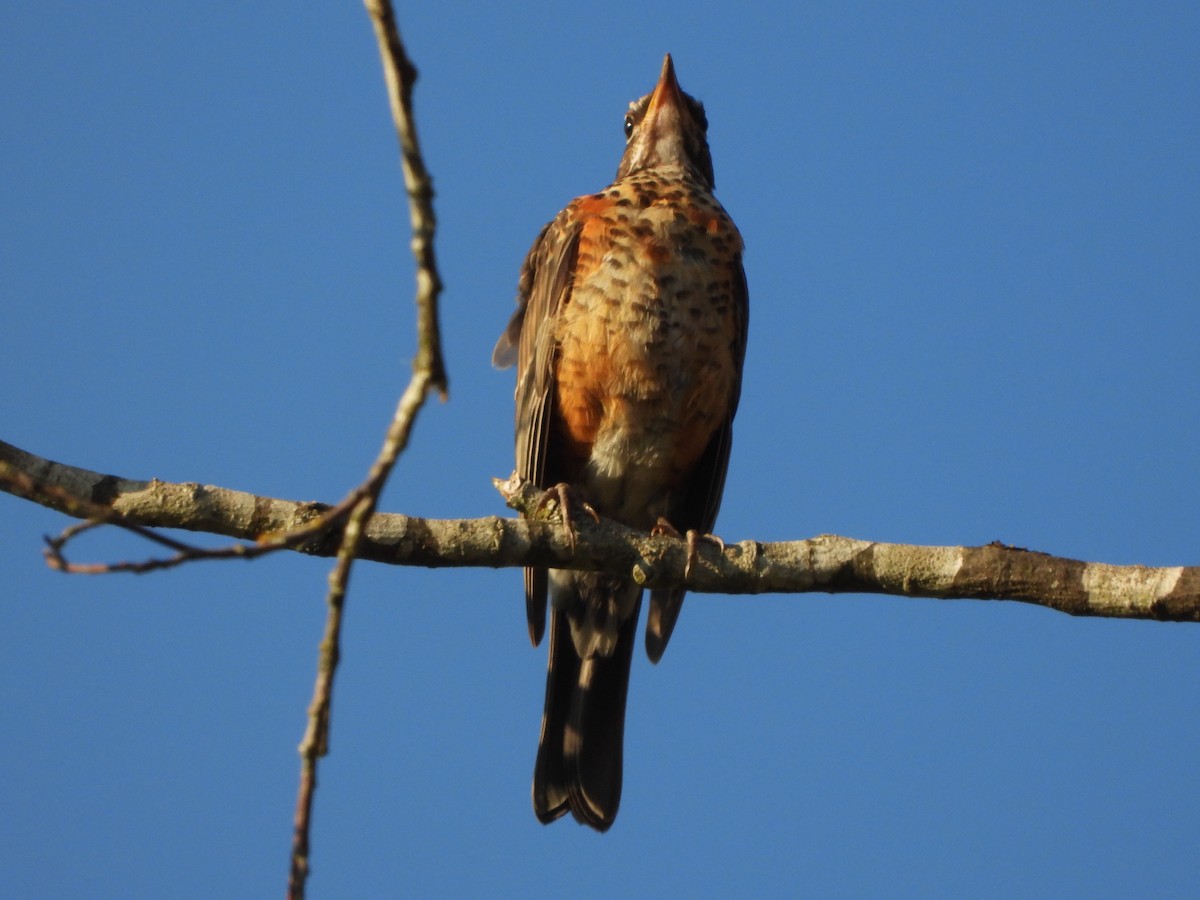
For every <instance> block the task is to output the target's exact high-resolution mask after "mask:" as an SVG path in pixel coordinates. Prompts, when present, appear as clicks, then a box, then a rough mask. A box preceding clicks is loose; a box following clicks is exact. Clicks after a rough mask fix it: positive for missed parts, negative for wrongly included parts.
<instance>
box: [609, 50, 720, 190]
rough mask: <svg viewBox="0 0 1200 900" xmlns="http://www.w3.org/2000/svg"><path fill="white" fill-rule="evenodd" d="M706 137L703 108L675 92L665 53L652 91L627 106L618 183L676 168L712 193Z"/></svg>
mask: <svg viewBox="0 0 1200 900" xmlns="http://www.w3.org/2000/svg"><path fill="white" fill-rule="evenodd" d="M707 133H708V119H707V118H706V117H705V115H704V104H702V103H701V102H700V101H699V100H697V99H696V98H695V97H692V96H691V95H690V94H685V93H684V92H683V89H682V88H680V87H679V82H678V81H676V80H675V66H674V64H673V63H672V62H671V54H670V53H668V54H667V56H666V59H664V60H663V67H662V74H660V75H659V76H658V84H656V85H655V86H654V90H653V91H652V92H650V93H649V94H647V95H646V96H645V97H642V98H641V99H640V100H635V101H634V102H633V103H630V104H629V111H628V112H627V113H626V114H625V155H624V156H622V157H621V165H620V166H619V167H618V168H617V178H618V179H621V178H624V177H625V176H626V175H632V174H634V173H635V172H641V171H644V170H646V169H654V168H658V167H662V166H680V167H684V168H689V169H691V170H692V171H693V172H695V173H696V174H697V175H699V176H700V177H701V178H702V179H703V180H704V183H705V184H707V185H708V187H709V189H710V190H711V189H712V187H713V164H712V155H711V154H710V153H709V152H708V139H707Z"/></svg>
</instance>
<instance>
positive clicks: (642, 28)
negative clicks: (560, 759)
mask: <svg viewBox="0 0 1200 900" xmlns="http://www.w3.org/2000/svg"><path fill="white" fill-rule="evenodd" d="M398 12H399V15H400V20H401V25H402V30H403V35H404V38H405V39H406V42H407V45H408V47H409V50H410V52H411V54H412V56H413V58H414V60H415V61H416V63H417V64H418V66H419V67H420V70H421V78H420V81H419V83H418V87H417V94H416V100H417V112H418V116H419V127H420V135H421V138H422V141H423V144H424V150H425V152H426V154H427V158H428V162H429V165H430V167H431V168H432V170H433V172H434V175H435V178H436V188H437V192H438V193H437V209H438V213H439V216H440V219H441V230H440V232H439V235H438V251H439V254H440V262H441V265H442V271H443V274H444V277H445V282H446V292H445V295H444V298H443V306H442V311H443V325H444V335H445V341H446V354H447V359H448V362H449V365H450V370H451V378H452V382H451V389H452V399H451V402H450V403H448V404H445V405H440V404H436V403H435V404H433V405H432V406H430V407H429V408H427V410H426V411H425V412H424V414H423V415H422V417H421V419H420V421H419V424H418V427H417V430H416V434H415V440H414V444H413V447H412V449H411V451H410V453H409V454H408V455H407V456H406V457H405V459H404V461H403V463H402V464H401V466H400V467H399V468H398V470H397V472H396V475H395V477H394V479H393V483H392V484H391V486H390V487H389V489H388V491H387V494H386V496H385V497H384V502H383V508H384V509H387V510H393V511H403V512H407V513H411V514H416V515H428V516H438V517H457V516H483V515H490V514H498V513H503V512H504V509H503V507H502V505H501V503H500V500H499V498H498V497H497V495H496V494H495V493H494V491H493V490H492V487H491V484H490V478H491V477H492V476H494V475H507V474H508V472H509V471H510V469H511V467H512V461H511V453H512V436H511V415H512V413H511V404H512V375H511V373H497V372H495V371H493V370H492V369H491V368H490V366H489V363H488V357H489V353H490V350H491V347H492V343H493V341H494V340H495V338H496V335H497V334H498V333H499V331H500V329H501V328H502V326H503V324H504V322H505V320H506V318H507V316H508V315H509V312H510V310H511V307H512V301H513V294H514V287H515V283H516V276H517V270H518V267H519V264H520V261H521V258H522V256H523V254H524V252H525V250H526V249H527V247H528V245H529V243H530V242H531V240H532V239H533V237H534V235H535V234H536V233H537V231H538V229H539V228H540V227H541V225H542V224H543V223H544V222H545V221H547V220H548V219H549V218H550V217H551V216H552V215H553V214H554V213H555V212H556V211H557V210H558V209H559V208H561V207H562V206H563V205H564V204H565V203H566V202H567V201H568V200H569V199H570V198H571V197H573V196H575V195H577V194H580V193H584V192H587V191H591V190H594V189H597V188H599V187H601V186H603V185H604V184H606V183H607V182H608V181H609V179H610V178H611V176H612V173H613V171H614V170H615V168H616V164H617V160H618V158H619V155H620V152H621V147H622V143H623V140H622V135H621V119H622V115H623V112H624V109H625V105H626V103H627V102H628V101H629V100H631V99H633V98H635V97H637V96H639V95H640V94H642V93H644V92H646V91H647V90H649V89H650V87H651V85H652V84H653V82H654V79H655V77H656V75H657V72H658V68H659V65H660V62H661V59H662V54H663V52H664V51H668V50H669V51H671V52H672V53H673V54H674V56H675V59H676V63H677V67H678V72H679V76H680V79H681V81H682V83H683V85H684V87H685V89H686V90H688V91H690V92H692V93H694V94H695V95H697V96H698V97H700V98H702V99H703V100H704V101H705V103H706V105H707V108H708V111H709V118H710V120H711V122H712V127H711V143H712V148H713V155H714V158H715V162H716V172H717V188H718V195H719V196H720V198H721V200H722V202H723V203H724V204H725V206H726V207H727V208H728V210H729V211H730V212H731V214H732V215H733V216H734V218H735V219H736V221H737V223H738V225H739V226H740V228H741V231H742V233H743V235H744V237H745V241H746V245H747V247H748V250H747V254H746V268H747V271H748V276H749V282H750V289H751V298H752V306H753V315H752V322H751V334H750V346H749V356H748V359H747V364H746V374H745V390H744V394H743V401H742V408H741V412H740V414H739V417H738V422H737V432H736V442H735V448H734V459H733V466H732V471H731V473H730V478H729V483H728V487H727V491H726V501H725V505H724V509H723V511H722V515H721V518H720V520H719V522H718V526H719V527H718V531H719V533H720V534H721V535H722V536H724V537H725V538H726V539H729V540H742V539H746V538H751V537H752V538H757V539H760V540H772V539H785V538H801V537H806V536H810V535H813V534H817V533H820V532H834V533H839V534H845V535H850V536H854V537H861V538H871V539H880V540H888V541H900V542H917V543H939V544H940V543H947V544H960V543H961V544H979V543H985V542H987V541H991V540H1002V541H1005V542H1007V543H1011V544H1016V545H1021V546H1027V547H1031V548H1036V549H1039V550H1044V551H1047V552H1050V553H1055V554H1061V555H1066V556H1071V557H1077V558H1082V559H1089V560H1102V561H1106V562H1112V563H1144V564H1149V565H1175V564H1186V563H1191V564H1197V563H1200V504H1198V503H1197V498H1198V497H1200V471H1198V467H1197V445H1198V441H1200V429H1198V427H1197V401H1198V399H1200V396H1198V393H1200V391H1198V389H1200V367H1198V365H1197V349H1198V340H1197V338H1198V335H1200V312H1198V304H1197V300H1198V298H1200V166H1198V165H1197V161H1198V160H1200V53H1197V47H1200V11H1198V8H1197V6H1196V4H1195V3H1190V2H1189V3H1178V4H1171V3H1140V2H1138V3H1135V2H1128V3H1061V4H1059V3H1055V4H1047V3H1042V2H1037V3H1032V2H1030V3H1021V2H1013V3H1005V4H995V3H944V4H928V5H925V6H923V7H922V8H920V9H910V10H908V11H901V10H900V9H898V8H897V6H896V5H894V4H882V3H880V4H873V3H836V4H833V3H821V4H796V3H791V2H788V3H782V2H781V3H773V4H768V3H763V4H755V3H747V4H727V3H687V4H673V3H664V4H655V5H652V6H647V5H646V4H645V3H641V2H639V3H620V2H613V3H607V4H603V5H594V6H589V7H584V6H582V5H580V6H576V7H571V8H568V7H567V6H564V5H562V4H550V3H537V2H529V3H524V4H520V5H511V4H482V3H478V4H456V3H451V2H447V3H440V4H411V5H410V4H401V8H400V9H399V10H398ZM0 170H2V172H3V175H2V177H0V313H2V316H0V382H2V383H3V385H4V389H3V391H0V437H3V438H4V439H5V440H8V441H11V442H13V443H16V444H17V445H19V446H22V447H25V448H27V449H29V450H31V451H33V452H35V453H39V454H42V455H45V456H48V457H50V458H53V459H58V460H62V461H64V462H69V463H74V464H77V465H82V466H85V467H88V468H92V469H96V470H100V471H104V472H112V473H117V474H120V475H124V476H128V477H135V478H149V477H151V476H155V477H159V478H162V479H166V480H172V481H190V480H194V481H200V482H205V483H211V484H219V485H224V486H228V487H233V488H240V489H245V490H250V491H255V492H259V493H264V494H268V495H273V496H279V497H287V498H293V499H313V500H324V501H333V500H336V499H337V498H339V497H340V496H342V495H343V493H344V492H345V490H346V489H347V488H348V487H349V486H350V485H352V484H353V483H355V482H357V481H358V480H359V478H360V476H361V474H362V472H363V471H364V469H365V467H366V466H367V465H368V464H369V462H370V460H371V459H372V458H373V457H374V455H375V452H376V450H377V448H378V446H379V442H380V439H381V437H382V433H383V429H384V426H385V423H386V421H387V419H388V417H389V416H390V415H391V412H392V408H393V405H394V401H395V398H396V396H397V394H398V392H399V391H400V389H401V388H402V386H403V385H404V384H405V383H406V381H407V378H408V366H409V359H410V355H411V353H412V348H413V345H414V341H413V311H412V307H411V302H412V295H413V272H412V263H411V261H410V256H409V251H408V240H409V233H408V224H407V211H406V207H405V202H404V198H403V192H402V187H401V181H400V175H399V168H398V162H397V150H396V140H395V136H394V133H393V130H392V124H391V121H390V119H389V116H388V113H387V109H386V105H385V97H384V90H383V86H382V80H381V77H380V67H379V62H378V58H377V54H376V49H375V44H374V38H373V36H372V33H371V29H370V26H369V23H368V21H367V19H366V16H365V14H364V13H363V12H362V10H361V8H360V7H359V6H358V5H357V4H356V3H353V2H346V3H330V4H315V5H313V4H295V3H257V4H250V5H249V6H247V5H246V4H226V3H221V4H200V5H196V4H190V5H189V4H173V3H167V4H163V3H135V2H126V3H103V4H99V3H98V4H55V3H48V4H15V3H10V4H6V5H5V6H4V7H3V10H2V11H0ZM65 524H67V520H66V519H65V518H64V517H62V516H59V515H56V514H54V513H51V512H49V511H46V510H41V509H39V508H36V507H34V506H32V505H30V504H28V503H24V502H21V501H18V500H16V499H14V498H11V497H8V496H6V495H5V496H0V584H2V588H0V591H2V593H3V596H2V598H0V611H2V614H3V627H2V629H0V771H3V772H4V777H3V779H0V808H3V810H4V813H3V816H0V894H3V895H5V896H12V897H35V896H37V897H52V896H88V897H156V898H157V897H262V896H278V895H279V894H281V893H282V891H283V885H284V879H285V873H286V865H287V857H288V851H289V840H290V827H291V816H292V809H293V803H294V796H295V788H296V782H297V770H298V764H297V758H296V753H295V747H296V744H297V743H298V741H299V739H300V737H301V734H302V732H303V727H304V710H305V706H306V704H307V702H308V700H309V697H310V694H311V688H312V680H313V672H314V666H315V662H316V655H317V643H318V640H319V637H320V632H321V628H322V623H323V620H324V615H325V610H324V606H323V596H324V588H325V583H324V577H325V574H326V572H327V570H328V562H327V561H324V560H312V559H307V558H301V557H298V556H294V555H291V556H288V557H286V558H285V557H282V556H281V557H276V558H273V559H269V560H265V561H261V562H255V563H253V564H241V563H223V564H204V565H197V566H193V567H191V568H189V569H187V570H184V571H176V572H173V573H169V574H158V575H153V576H146V577H133V576H121V577H106V578H82V577H78V578H75V577H65V576H62V575H57V574H53V573H51V572H49V571H47V569H46V568H45V567H44V565H43V564H42V561H41V558H40V555H39V554H40V540H41V535H42V534H43V533H55V532H57V531H58V530H59V529H61V528H62V527H63V526H64V525H65ZM75 552H76V555H77V556H78V557H82V558H90V559H101V560H108V559H119V558H128V557H140V556H144V555H146V554H147V553H149V552H152V549H151V548H148V547H147V546H145V545H142V544H139V543H138V542H137V541H135V540H133V539H130V538H127V537H122V536H115V535H103V536H97V537H94V538H91V539H89V540H87V541H82V542H80V544H79V545H78V546H77V547H76V548H75ZM344 649H345V657H344V661H343V664H342V668H341V671H340V675H339V680H338V684H337V695H336V708H335V720H334V727H333V753H332V755H331V756H330V757H329V758H328V760H327V761H326V762H325V763H324V764H323V766H322V768H321V773H320V789H319V792H318V795H317V807H316V818H315V829H314V833H313V852H314V859H313V876H312V880H311V884H310V887H311V892H312V896H314V897H378V896H396V895H401V894H409V895H431V894H435V893H455V894H473V895H476V896H485V895H499V894H509V895H520V896H550V895H561V894H563V893H564V892H570V893H573V894H575V895H578V896H610V895H612V894H615V893H628V894H639V895H656V896H662V895H666V896H672V895H674V896H705V895H719V894H726V895H731V894H735V893H736V894H739V895H750V894H760V895H766V896H771V895H777V896H779V895H785V894H794V893H802V894H807V895H810V896H812V895H816V896H820V895H830V894H836V895H849V896H856V895H876V896H880V895H888V896H895V895H930V894H933V895H939V894H940V895H957V896H967V895H970V896H977V897H978V896H1018V895H1020V896H1039V895H1040V896H1064V895H1077V896H1091V897H1096V896H1133V895H1138V896H1149V895H1155V896H1160V897H1167V896H1188V895H1191V892H1192V891H1193V890H1194V889H1195V884H1196V856H1195V850H1196V846H1197V840H1198V838H1200V784H1198V780H1197V779H1198V777H1200V776H1198V772H1200V770H1198V768H1197V758H1198V754H1200V678H1198V677H1197V676H1198V675H1200V630H1198V629H1197V627H1196V626H1189V625H1177V624H1157V623H1149V622H1122V621H1101V620H1086V619H1071V618H1068V617H1066V616H1063V615H1060V614H1057V613H1053V612H1049V611H1046V610H1042V609H1039V608H1035V607H1031V606H1025V605H1018V604H998V603H983V602H937V601H927V600H906V599H899V598H886V597H826V596H822V595H811V596H800V597H756V598H726V597H698V596H695V597H692V598H691V599H690V600H689V601H688V604H687V607H686V609H685V611H684V615H683V617H682V619H681V621H680V626H679V629H678V631H677V632H676V636H675V639H674V641H673V642H672V645H671V648H670V650H669V652H668V653H667V655H666V657H665V659H664V661H663V663H662V664H661V665H660V666H658V667H655V668H652V667H651V666H650V665H649V664H648V663H647V662H646V661H645V659H644V658H639V659H638V661H637V662H636V663H635V665H634V673H633V687H632V691H631V695H630V701H629V723H628V734H627V737H626V743H627V762H626V775H627V777H626V785H625V799H624V803H623V806H622V811H621V815H620V818H619V819H618V821H617V824H616V827H615V828H614V829H613V830H612V831H611V832H610V833H609V834H607V835H605V836H597V835H595V834H593V833H591V832H590V831H587V830H584V829H581V828H578V827H576V826H575V825H574V824H573V823H570V822H562V823H559V824H557V825H555V826H553V827H549V828H546V827H543V826H541V825H539V824H538V823H537V822H536V821H535V820H534V818H533V815H532V812H531V810H530V808H529V797H528V794H529V778H530V773H531V771H532V765H533V755H534V748H535V745H536V740H537V730H538V722H539V717H540V713H541V702H542V690H543V667H544V652H545V651H544V648H542V649H539V650H533V649H531V648H530V647H529V646H528V642H527V639H526V636H525V623H524V614H523V611H522V603H521V592H520V577H519V575H518V574H517V573H516V572H515V571H439V572H430V571H425V570H410V569H400V568H390V567H383V566H376V565H362V566H360V567H359V568H358V569H356V571H355V576H354V580H353V585H352V593H351V598H350V603H349V608H348V615H347V620H346V632H345V648H344Z"/></svg>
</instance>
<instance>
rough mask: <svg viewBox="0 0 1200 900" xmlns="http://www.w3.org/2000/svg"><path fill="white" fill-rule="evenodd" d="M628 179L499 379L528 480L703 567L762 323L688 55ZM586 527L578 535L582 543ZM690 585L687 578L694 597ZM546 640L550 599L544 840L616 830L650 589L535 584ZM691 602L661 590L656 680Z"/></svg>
mask: <svg viewBox="0 0 1200 900" xmlns="http://www.w3.org/2000/svg"><path fill="white" fill-rule="evenodd" d="M624 131H625V149H624V152H623V154H622V156H621V162H620V165H619V166H618V168H617V174H616V178H615V180H614V181H613V182H612V183H611V184H610V185H609V186H608V187H606V188H604V189H603V190H601V191H599V192H597V193H594V194H587V195H584V196H581V197H578V198H576V199H575V200H573V201H572V202H571V203H570V204H568V205H567V207H566V208H565V209H563V210H562V211H561V212H560V213H559V214H558V215H557V216H556V217H555V218H554V219H553V220H551V221H550V222H549V223H548V224H547V225H546V226H545V227H544V228H543V229H542V230H541V232H540V233H539V234H538V236H537V239H536V240H535V241H534V243H533V246H532V248H531V249H530V250H529V253H528V255H527V256H526V258H525V261H524V265H523V266H522V268H521V273H520V278H519V281H518V289H517V310H516V312H515V313H514V314H513V316H512V319H511V321H510V322H509V324H508V326H507V327H506V328H505V330H504V332H503V334H501V336H500V339H499V340H498V341H497V343H496V347H495V350H494V351H493V354H492V362H493V364H494V365H495V366H496V367H498V368H506V367H508V366H511V365H512V364H513V363H515V364H516V367H517V373H516V375H517V384H516V472H517V474H518V475H519V476H520V477H521V478H522V479H526V480H528V481H530V482H532V483H533V484H534V485H536V486H537V487H538V488H541V489H544V490H546V491H547V492H551V493H555V496H557V497H558V498H559V499H560V500H561V501H563V502H564V506H565V507H566V508H564V509H563V510H562V512H563V513H564V515H563V520H564V523H569V515H568V513H569V511H570V507H571V506H572V505H574V504H581V505H582V506H583V507H584V508H585V509H586V510H587V511H588V512H591V513H593V514H594V515H602V516H605V517H608V518H611V519H613V520H615V521H617V522H620V523H622V524H624V525H626V526H629V527H632V528H637V529H642V530H651V531H657V532H659V533H663V532H666V533H669V534H674V535H678V534H680V533H686V535H687V537H688V548H689V551H688V554H689V555H688V563H689V568H690V565H691V563H692V562H693V561H694V558H695V556H696V554H697V547H698V544H699V541H701V540H704V539H705V538H709V539H712V540H714V541H716V542H718V543H719V539H718V538H713V537H712V535H711V531H712V528H713V525H714V523H715V520H716V516H717V510H718V508H719V506H720V503H721V495H722V493H723V491H724V486H725V475H726V471H727V469H728V465H729V455H730V448H731V445H732V429H733V417H734V413H735V412H736V411H737V406H738V400H739V397H740V395H741V384H742V364H743V360H744V358H745V352H746V334H747V327H748V323H749V306H748V296H747V287H746V276H745V272H744V269H743V265H742V255H743V243H742V238H741V235H740V233H739V232H738V230H737V228H736V226H735V225H734V224H733V220H732V219H731V218H730V217H729V215H728V214H727V213H726V212H725V210H724V208H723V207H722V206H721V204H720V203H719V202H717V200H716V198H715V197H714V196H713V187H714V179H713V163H712V156H711V153H710V151H709V147H708V138H707V132H708V120H707V118H706V115H705V111H704V106H703V104H701V103H700V102H699V101H698V100H696V99H695V98H693V97H692V96H690V95H689V94H686V93H684V91H683V90H682V89H681V88H680V86H679V82H678V80H677V78H676V75H675V67H674V63H673V61H672V59H671V55H670V54H667V55H666V57H665V59H664V60H663V64H662V69H661V72H660V74H659V78H658V82H657V83H656V85H655V87H654V90H653V91H652V92H651V93H649V94H647V95H645V96H644V97H642V98H640V99H638V100H635V101H634V102H632V103H630V104H629V108H628V111H627V112H626V113H625V117H624ZM567 527H568V528H570V526H569V524H568V525H567ZM686 577H687V576H686V574H685V580H686ZM524 581H525V601H526V618H527V623H528V627H529V636H530V640H531V642H532V643H533V645H534V646H537V645H538V644H539V643H540V642H541V638H542V635H543V632H544V629H545V624H546V613H547V595H549V601H550V642H549V644H550V646H549V661H548V665H547V673H546V695H545V708H544V712H543V714H542V727H541V735H540V738H539V741H538V752H537V760H536V763H535V766H534V777H533V791H532V793H533V807H534V813H535V814H536V816H537V818H538V819H539V820H540V821H542V822H543V823H549V822H552V821H554V820H556V819H558V818H560V817H561V816H563V815H565V814H566V813H567V812H570V813H571V814H572V815H573V816H574V817H575V819H576V820H577V821H579V822H580V823H582V824H584V825H587V826H590V827H591V828H594V829H596V830H597V831H600V832H603V831H607V830H608V829H609V828H610V827H611V826H612V824H613V821H614V820H615V819H616V815H617V809H618V807H619V805H620V801H621V779H622V760H623V744H624V729H625V705H626V698H627V694H628V686H629V672H630V665H631V660H632V657H633V648H634V644H635V643H636V637H637V622H638V614H639V610H640V607H641V602H642V588H641V587H640V586H639V585H638V584H636V583H635V582H634V580H633V579H632V577H624V576H614V575H608V574H601V573H595V572H575V571H569V570H559V569H544V568H536V567H529V568H526V569H525V570H524ZM684 592H685V589H684V588H683V587H672V588H655V589H653V590H651V592H650V610H649V613H648V615H647V624H646V652H647V655H648V656H649V658H650V659H651V661H652V662H655V663H657V662H658V661H659V659H660V658H661V657H662V654H663V651H664V650H665V649H666V646H667V642H668V641H669V639H670V637H671V633H672V631H673V630H674V627H675V622H676V619H677V617H678V615H679V610H680V607H681V605H682V603H683V597H684Z"/></svg>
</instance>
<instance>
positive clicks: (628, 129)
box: [625, 116, 633, 140]
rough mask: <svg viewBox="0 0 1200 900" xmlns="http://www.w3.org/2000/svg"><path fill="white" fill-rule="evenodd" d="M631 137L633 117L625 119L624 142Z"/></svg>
mask: <svg viewBox="0 0 1200 900" xmlns="http://www.w3.org/2000/svg"><path fill="white" fill-rule="evenodd" d="M631 137H633V116H626V117H625V140H629V139H630V138H631Z"/></svg>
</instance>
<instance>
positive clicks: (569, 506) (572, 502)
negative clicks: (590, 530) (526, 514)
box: [533, 481, 600, 550]
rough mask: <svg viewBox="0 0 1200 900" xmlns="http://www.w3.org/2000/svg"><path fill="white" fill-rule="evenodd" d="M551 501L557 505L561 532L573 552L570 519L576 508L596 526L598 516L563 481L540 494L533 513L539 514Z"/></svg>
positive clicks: (589, 505) (598, 519)
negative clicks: (563, 532)
mask: <svg viewBox="0 0 1200 900" xmlns="http://www.w3.org/2000/svg"><path fill="white" fill-rule="evenodd" d="M551 501H555V502H557V503H558V515H559V517H560V518H561V519H562V526H563V530H564V531H566V533H567V540H568V541H569V542H570V544H571V549H572V550H574V549H575V537H576V531H575V523H574V522H573V521H571V517H572V516H573V515H574V514H575V510H576V509H577V508H578V509H581V510H583V511H584V512H585V513H587V514H588V515H589V516H591V517H592V520H593V521H594V522H596V523H597V524H599V522H600V514H599V513H598V512H596V509H595V507H593V506H592V504H590V503H588V502H587V501H586V500H584V499H583V498H582V497H581V496H579V492H578V491H576V490H575V489H574V488H573V487H571V485H569V484H567V483H566V482H565V481H560V482H559V483H558V484H556V485H554V487H551V488H547V489H546V492H545V493H544V494H542V496H541V499H539V500H538V502H537V504H536V505H535V506H534V509H533V511H534V513H535V514H537V513H540V512H541V511H542V510H543V509H545V507H546V505H547V504H548V503H550V502H551Z"/></svg>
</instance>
